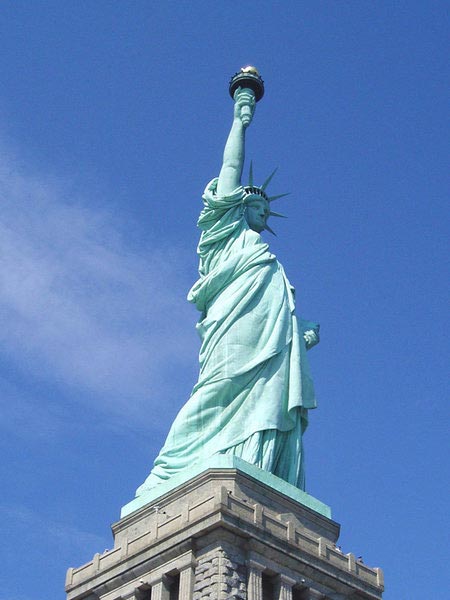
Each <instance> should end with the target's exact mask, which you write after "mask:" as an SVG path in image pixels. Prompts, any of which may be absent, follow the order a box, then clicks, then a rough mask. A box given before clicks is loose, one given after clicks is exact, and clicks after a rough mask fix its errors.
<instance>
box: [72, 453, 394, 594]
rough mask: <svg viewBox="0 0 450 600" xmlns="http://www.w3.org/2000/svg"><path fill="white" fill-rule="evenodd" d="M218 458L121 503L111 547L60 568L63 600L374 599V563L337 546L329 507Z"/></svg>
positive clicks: (379, 587) (378, 583) (377, 582)
mask: <svg viewBox="0 0 450 600" xmlns="http://www.w3.org/2000/svg"><path fill="white" fill-rule="evenodd" d="M219 458H221V459H222V458H223V459H228V461H225V462H224V463H221V466H220V465H219V464H217V463H216V466H214V467H212V466H210V467H209V468H207V469H206V470H203V471H200V472H198V473H195V474H192V472H191V475H190V478H188V479H187V480H185V481H182V482H180V480H178V482H177V481H172V480H173V479H174V478H172V480H170V481H171V484H170V485H169V482H167V484H162V485H161V486H158V488H156V489H158V495H157V497H156V496H154V495H153V494H154V493H156V492H154V491H153V490H152V491H151V492H150V493H149V494H148V495H145V497H143V496H141V497H140V498H138V499H135V500H133V501H132V502H130V503H129V504H127V505H126V506H125V507H124V508H123V510H122V515H123V516H122V518H121V519H120V521H118V522H117V523H115V524H114V525H113V526H112V529H113V534H114V549H113V550H110V551H108V552H105V553H104V554H101V555H100V554H96V555H95V556H94V558H93V560H92V561H91V562H89V563H87V564H86V565H84V566H82V567H79V568H77V569H69V571H68V573H67V580H66V590H67V598H68V600H81V599H84V600H94V599H101V600H119V599H120V600H127V599H133V600H175V599H176V600H230V599H232V598H235V599H239V600H307V599H308V600H309V599H312V598H315V599H317V600H318V599H321V600H325V599H329V600H340V599H344V598H352V599H354V600H356V599H360V600H363V599H367V600H369V599H372V600H376V599H380V598H381V597H382V592H383V575H382V571H381V569H372V568H370V567H368V566H366V565H363V564H362V563H359V562H358V561H356V560H355V556H354V554H352V553H349V554H347V555H344V554H342V553H341V552H339V551H338V550H337V549H336V546H335V544H336V541H337V539H338V535H339V525H338V524H337V523H335V522H334V521H332V520H331V519H330V518H329V508H328V507H326V506H325V505H324V504H322V503H321V502H319V501H318V500H316V499H314V498H311V496H308V495H307V494H304V492H301V491H300V490H297V489H296V488H293V486H290V485H289V484H286V483H285V482H282V481H281V480H280V479H278V478H277V477H274V476H273V475H271V474H270V473H265V472H262V471H261V470H260V469H256V467H253V466H252V465H248V464H247V463H245V462H244V461H242V460H239V459H236V458H232V457H219ZM230 459H232V464H231V463H230V462H229V461H230ZM255 469H256V470H255ZM274 480H276V481H274ZM162 486H167V487H164V488H163V487H162ZM286 486H288V487H286ZM144 502H145V503H144ZM313 507H315V508H313Z"/></svg>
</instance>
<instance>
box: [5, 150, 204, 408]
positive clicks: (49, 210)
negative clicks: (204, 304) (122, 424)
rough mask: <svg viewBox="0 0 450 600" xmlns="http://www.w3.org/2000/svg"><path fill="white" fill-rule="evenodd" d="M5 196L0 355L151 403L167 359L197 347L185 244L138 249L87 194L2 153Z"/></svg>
mask: <svg viewBox="0 0 450 600" xmlns="http://www.w3.org/2000/svg"><path fill="white" fill-rule="evenodd" d="M0 202H1V210H0V271H1V272H0V325H1V326H0V344H1V348H2V350H1V354H0V359H1V360H2V363H3V365H6V364H7V365H9V366H11V365H12V366H13V367H14V369H17V370H19V371H20V372H21V373H22V374H23V376H24V377H27V376H28V377H35V378H38V379H39V380H41V381H42V380H44V381H48V382H49V383H51V384H52V385H55V384H57V385H58V386H59V387H61V388H62V389H71V390H73V391H77V392H78V393H79V397H80V399H83V396H85V400H86V399H87V398H89V401H90V402H93V403H94V404H95V405H96V406H97V408H100V409H102V410H106V411H112V412H113V413H114V414H116V415H124V414H128V415H129V416H130V418H131V419H133V418H134V417H136V415H138V414H139V412H140V410H141V409H142V407H143V406H145V407H146V410H148V409H150V410H151V408H152V403H153V407H155V408H156V406H158V405H159V402H160V398H159V397H158V393H155V392H157V391H159V390H161V389H162V387H163V385H164V376H165V375H164V373H167V365H169V364H173V363H174V361H180V362H179V364H182V363H183V360H188V361H189V362H192V361H193V360H195V354H196V351H197V350H196V348H195V343H193V340H194V339H195V338H194V337H193V335H192V328H193V314H192V311H191V310H190V309H189V308H188V306H187V305H186V302H185V299H184V297H183V292H182V291H181V290H182V288H180V281H179V279H180V278H179V272H180V267H181V269H182V268H183V264H184V256H185V253H184V252H183V248H182V247H181V246H180V248H179V250H178V251H177V249H176V248H173V246H172V247H171V249H170V250H168V248H167V247H166V248H164V247H162V245H161V244H160V243H158V242H155V244H154V247H152V248H150V247H149V246H148V245H146V247H145V251H143V252H142V253H140V251H139V250H136V244H134V245H133V246H131V244H130V243H128V242H127V241H126V238H125V235H124V234H125V233H126V232H124V231H121V227H122V226H121V223H120V220H119V218H115V217H113V216H112V214H111V212H112V211H110V212H108V211H107V210H105V209H101V208H99V204H98V203H97V204H96V207H93V206H92V203H91V204H90V203H89V192H85V193H84V194H80V193H77V194H76V195H75V194H74V193H73V186H71V185H69V184H67V185H66V186H64V184H61V183H58V182H56V181H55V180H52V179H51V178H47V179H46V178H45V177H36V176H29V175H26V174H24V173H23V172H21V171H20V169H19V168H17V166H16V165H15V164H14V161H13V160H11V159H5V153H4V152H3V153H2V152H0ZM194 319H195V317H194ZM174 344H176V351H175V352H174ZM6 374H7V373H6ZM187 394H188V390H186V397H187Z"/></svg>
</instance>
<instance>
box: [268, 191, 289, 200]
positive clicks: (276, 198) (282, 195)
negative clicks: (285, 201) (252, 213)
mask: <svg viewBox="0 0 450 600" xmlns="http://www.w3.org/2000/svg"><path fill="white" fill-rule="evenodd" d="M290 193H291V192H286V193H285V194H278V196H269V202H273V201H274V200H278V198H283V197H284V196H289V194H290Z"/></svg>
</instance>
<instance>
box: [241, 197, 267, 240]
mask: <svg viewBox="0 0 450 600" xmlns="http://www.w3.org/2000/svg"><path fill="white" fill-rule="evenodd" d="M269 213H270V208H269V203H268V202H267V201H266V200H264V198H255V199H254V200H253V199H252V200H250V201H249V202H247V210H246V219H247V223H248V225H249V227H250V229H253V231H257V232H258V233H261V231H262V230H263V229H265V227H266V223H267V219H268V218H269Z"/></svg>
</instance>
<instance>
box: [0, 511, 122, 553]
mask: <svg viewBox="0 0 450 600" xmlns="http://www.w3.org/2000/svg"><path fill="white" fill-rule="evenodd" d="M0 515H1V518H2V519H5V522H7V523H8V527H9V528H10V529H11V531H14V532H15V535H22V536H23V535H24V532H26V537H27V542H30V543H31V542H33V543H34V542H35V540H38V539H39V540H41V541H45V546H46V547H50V548H51V549H52V550H53V551H56V550H57V549H58V548H59V550H60V551H64V553H65V552H68V551H69V552H70V551H75V550H76V551H77V552H78V551H84V552H85V551H86V548H89V549H90V548H93V549H94V550H95V552H97V551H98V549H99V548H101V549H102V550H103V549H104V548H106V546H108V545H109V546H111V541H110V540H108V539H107V538H106V537H103V536H100V535H97V534H95V533H91V532H89V531H85V530H83V529H80V528H78V527H73V526H70V525H68V524H67V523H64V522H62V521H57V520H54V519H53V520H52V519H48V518H47V517H45V516H43V515H41V514H39V513H38V512H36V511H35V510H32V509H31V508H29V507H27V506H24V505H20V506H9V505H0Z"/></svg>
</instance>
